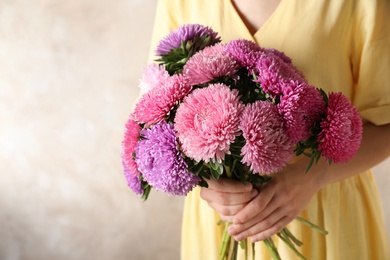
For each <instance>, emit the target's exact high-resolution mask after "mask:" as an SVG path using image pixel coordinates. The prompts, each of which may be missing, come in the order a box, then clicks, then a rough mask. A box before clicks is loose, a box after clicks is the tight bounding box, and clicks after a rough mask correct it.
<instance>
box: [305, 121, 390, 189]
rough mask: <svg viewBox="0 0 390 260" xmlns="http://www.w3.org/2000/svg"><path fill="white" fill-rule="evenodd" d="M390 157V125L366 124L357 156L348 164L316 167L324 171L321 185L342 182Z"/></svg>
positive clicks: (320, 164)
mask: <svg viewBox="0 0 390 260" xmlns="http://www.w3.org/2000/svg"><path fill="white" fill-rule="evenodd" d="M389 156H390V124H387V125H383V126H375V125H373V124H371V123H366V124H364V126H363V138H362V143H361V146H360V148H359V150H358V152H357V154H356V155H355V156H354V157H353V158H352V159H351V160H350V161H349V162H348V163H339V164H332V165H324V164H325V163H319V164H318V165H316V166H314V168H316V169H313V170H315V171H320V172H321V171H323V172H322V174H320V175H321V177H320V181H321V185H322V186H325V185H326V184H330V183H333V182H337V181H341V180H343V179H345V178H348V177H352V176H354V175H356V174H359V173H361V172H364V171H367V170H369V169H370V168H372V167H374V166H375V165H377V164H379V163H380V162H382V161H384V160H385V159H386V158H388V157H389Z"/></svg>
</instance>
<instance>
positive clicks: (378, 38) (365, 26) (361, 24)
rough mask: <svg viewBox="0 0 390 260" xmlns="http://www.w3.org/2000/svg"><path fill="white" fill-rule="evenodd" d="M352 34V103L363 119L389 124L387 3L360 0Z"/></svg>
mask: <svg viewBox="0 0 390 260" xmlns="http://www.w3.org/2000/svg"><path fill="white" fill-rule="evenodd" d="M358 2H360V6H358V7H357V8H358V9H357V12H356V20H355V31H354V34H353V37H352V41H353V45H354V52H353V53H355V54H352V69H353V71H354V75H355V82H356V86H355V92H354V98H353V103H354V105H355V106H356V107H357V108H358V110H359V112H360V114H361V116H362V118H363V120H365V121H369V122H371V123H373V124H376V125H384V124H388V123H390V19H389V17H390V4H389V3H390V2H388V1H387V0H376V1H372V0H361V1H358Z"/></svg>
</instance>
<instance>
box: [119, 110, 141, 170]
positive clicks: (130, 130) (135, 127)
mask: <svg viewBox="0 0 390 260" xmlns="http://www.w3.org/2000/svg"><path fill="white" fill-rule="evenodd" d="M140 131H141V126H140V125H139V124H138V123H137V122H136V121H135V120H134V115H133V114H131V115H130V117H129V118H128V120H127V122H126V124H125V132H124V136H123V140H122V161H123V163H124V165H125V166H126V167H125V168H126V169H127V170H128V172H129V173H131V174H132V175H134V176H138V175H139V174H140V173H139V171H138V169H137V165H136V163H135V161H134V152H135V146H136V145H137V142H138V139H139V132H140Z"/></svg>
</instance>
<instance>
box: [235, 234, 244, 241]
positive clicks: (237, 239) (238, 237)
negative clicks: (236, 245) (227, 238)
mask: <svg viewBox="0 0 390 260" xmlns="http://www.w3.org/2000/svg"><path fill="white" fill-rule="evenodd" d="M243 239H244V238H243V237H242V236H241V235H238V236H234V240H236V241H241V240H243Z"/></svg>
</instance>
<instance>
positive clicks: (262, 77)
mask: <svg viewBox="0 0 390 260" xmlns="http://www.w3.org/2000/svg"><path fill="white" fill-rule="evenodd" d="M256 76H257V80H255V81H256V82H259V83H260V86H261V88H262V89H263V90H264V92H265V93H267V94H269V95H270V96H271V97H273V98H274V97H276V96H279V95H281V94H282V92H283V88H284V87H288V86H289V85H290V84H293V85H295V84H296V82H299V83H306V80H305V77H304V76H303V74H302V73H301V72H300V71H299V70H297V69H296V68H295V67H294V66H293V65H292V64H291V63H286V62H284V61H283V59H282V58H280V57H279V56H275V55H273V54H272V53H270V52H268V53H264V54H261V55H260V56H259V57H258V60H257V64H256Z"/></svg>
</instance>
